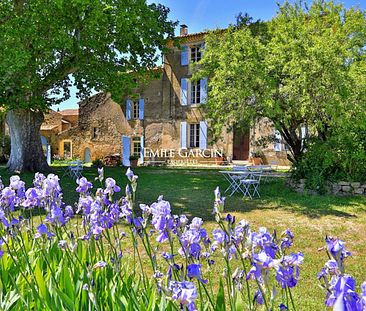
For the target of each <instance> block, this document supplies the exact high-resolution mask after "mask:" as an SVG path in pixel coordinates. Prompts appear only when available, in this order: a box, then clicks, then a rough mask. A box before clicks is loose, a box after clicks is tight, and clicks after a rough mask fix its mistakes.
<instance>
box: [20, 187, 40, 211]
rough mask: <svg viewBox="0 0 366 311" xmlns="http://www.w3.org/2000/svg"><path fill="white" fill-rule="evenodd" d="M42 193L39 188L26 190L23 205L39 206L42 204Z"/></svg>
mask: <svg viewBox="0 0 366 311" xmlns="http://www.w3.org/2000/svg"><path fill="white" fill-rule="evenodd" d="M41 198H42V197H41V193H40V190H39V189H38V188H29V189H28V190H27V191H26V192H25V200H24V201H23V202H22V206H23V207H26V208H27V207H28V208H29V207H38V206H40V204H41Z"/></svg>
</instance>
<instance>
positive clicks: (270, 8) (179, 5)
mask: <svg viewBox="0 0 366 311" xmlns="http://www.w3.org/2000/svg"><path fill="white" fill-rule="evenodd" d="M148 2H149V3H152V2H155V3H156V2H158V3H161V4H163V5H165V6H167V7H169V8H170V18H171V19H172V20H179V23H180V24H186V25H187V26H188V31H189V32H190V33H193V32H199V31H203V30H207V29H214V28H217V27H218V28H225V27H226V26H227V25H229V24H230V23H234V22H235V16H236V15H237V14H238V13H239V12H243V13H249V15H250V16H252V17H253V18H254V19H261V20H268V19H270V18H271V17H273V16H274V15H275V14H276V11H277V5H276V2H279V3H282V2H283V1H281V0H280V1H275V0H148ZM339 2H341V3H343V4H344V5H345V7H347V8H349V7H351V6H359V7H360V8H362V9H364V10H366V1H365V0H343V1H339ZM176 33H177V34H179V27H177V29H176ZM71 94H72V97H71V98H70V99H69V100H67V101H65V102H64V103H62V104H61V105H58V106H55V107H53V108H54V109H57V108H60V109H68V108H78V105H77V103H78V99H77V98H76V95H75V94H76V90H75V89H71Z"/></svg>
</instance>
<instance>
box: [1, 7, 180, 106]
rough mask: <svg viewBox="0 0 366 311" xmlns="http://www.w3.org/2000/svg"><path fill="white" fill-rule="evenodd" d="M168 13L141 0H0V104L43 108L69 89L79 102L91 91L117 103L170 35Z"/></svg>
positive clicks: (171, 27)
mask: <svg viewBox="0 0 366 311" xmlns="http://www.w3.org/2000/svg"><path fill="white" fill-rule="evenodd" d="M168 12H169V9H168V8H166V7H164V6H162V5H156V4H150V5H148V4H147V3H146V1H145V0H117V1H116V0H104V1H101V0H75V1H74V0H73V1H70V0H54V1H46V0H27V1H24V0H2V1H1V2H0V105H1V106H3V107H6V108H7V109H18V108H27V109H28V108H32V109H44V108H45V107H47V106H49V105H51V104H55V103H59V102H61V101H63V100H66V99H68V98H69V96H70V93H69V88H70V86H71V85H72V84H74V85H76V86H77V88H78V90H79V93H78V94H77V95H78V96H79V97H80V98H82V97H85V96H87V95H89V94H90V91H91V90H92V89H93V88H94V89H96V90H102V91H110V92H111V93H112V94H113V96H114V97H115V98H119V97H120V96H121V95H122V94H123V92H124V90H125V89H126V88H127V87H128V86H129V85H131V84H133V81H134V78H136V76H132V75H130V74H128V73H129V72H135V73H136V72H137V73H139V72H148V71H149V69H151V68H153V67H154V66H155V63H156V60H157V58H158V55H159V54H158V52H159V50H162V49H164V47H165V43H166V39H167V38H170V37H172V36H173V34H174V27H175V25H176V24H175V23H173V22H172V21H169V19H168ZM71 75H72V76H71ZM72 77H73V78H72Z"/></svg>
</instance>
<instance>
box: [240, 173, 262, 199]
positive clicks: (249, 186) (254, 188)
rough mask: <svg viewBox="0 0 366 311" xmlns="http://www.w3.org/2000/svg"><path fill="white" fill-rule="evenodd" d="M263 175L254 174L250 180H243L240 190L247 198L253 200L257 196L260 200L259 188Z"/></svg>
mask: <svg viewBox="0 0 366 311" xmlns="http://www.w3.org/2000/svg"><path fill="white" fill-rule="evenodd" d="M261 178H262V174H257V173H252V174H251V175H250V176H249V178H245V179H241V180H240V185H239V188H238V189H239V190H240V191H241V192H242V193H243V195H244V196H245V197H249V198H250V199H253V198H254V197H255V196H256V195H257V196H258V198H260V194H259V186H260V183H261Z"/></svg>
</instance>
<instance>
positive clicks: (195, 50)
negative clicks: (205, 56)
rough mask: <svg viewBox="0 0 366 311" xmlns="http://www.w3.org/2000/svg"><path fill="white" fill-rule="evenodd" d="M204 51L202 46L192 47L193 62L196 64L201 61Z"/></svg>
mask: <svg viewBox="0 0 366 311" xmlns="http://www.w3.org/2000/svg"><path fill="white" fill-rule="evenodd" d="M201 57H202V51H201V47H200V46H192V47H191V62H192V63H196V62H199V61H200V60H201Z"/></svg>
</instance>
